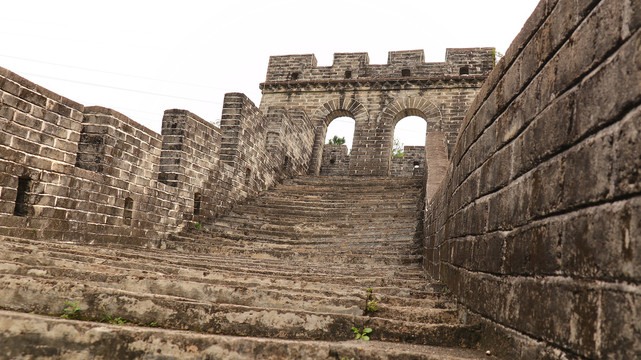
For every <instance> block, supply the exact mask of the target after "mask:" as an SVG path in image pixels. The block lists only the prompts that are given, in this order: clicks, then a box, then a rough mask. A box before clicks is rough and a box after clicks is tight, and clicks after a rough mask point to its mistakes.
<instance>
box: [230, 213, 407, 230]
mask: <svg viewBox="0 0 641 360" xmlns="http://www.w3.org/2000/svg"><path fill="white" fill-rule="evenodd" d="M351 217H352V215H345V216H344V217H342V218H340V219H335V218H329V217H320V218H319V217H308V218H303V217H301V216H298V217H295V216H287V217H283V216H282V214H274V213H267V212H266V213H257V214H252V213H243V214H240V213H231V214H229V215H228V216H225V218H224V221H226V222H227V221H229V222H232V221H233V222H237V223H244V224H253V225H254V227H257V228H260V227H261V226H266V225H269V226H281V227H287V226H290V227H310V228H314V227H320V228H321V229H322V227H325V228H332V229H350V228H352V229H353V228H368V229H390V230H392V229H394V230H403V229H407V228H408V227H410V228H411V227H412V225H413V224H414V223H415V220H414V221H410V220H405V219H399V220H397V221H392V222H384V221H383V222H379V221H376V220H377V219H375V218H374V215H368V217H364V218H362V219H352V218H351ZM383 220H384V219H383ZM219 221H223V219H220V220H219ZM346 221H349V222H346Z"/></svg>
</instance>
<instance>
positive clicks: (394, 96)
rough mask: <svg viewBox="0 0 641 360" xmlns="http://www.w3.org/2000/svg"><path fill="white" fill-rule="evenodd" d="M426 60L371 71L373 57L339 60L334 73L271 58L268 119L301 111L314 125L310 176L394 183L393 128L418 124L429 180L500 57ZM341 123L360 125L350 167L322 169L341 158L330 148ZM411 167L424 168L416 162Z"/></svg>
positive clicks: (473, 53) (395, 55) (470, 54)
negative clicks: (336, 122)
mask: <svg viewBox="0 0 641 360" xmlns="http://www.w3.org/2000/svg"><path fill="white" fill-rule="evenodd" d="M423 58H424V54H423V50H413V51H392V52H390V53H389V57H388V61H387V64H385V65H370V64H369V57H368V55H367V53H340V54H334V64H333V65H332V66H317V64H316V58H315V57H314V55H287V56H272V57H271V58H270V60H269V68H268V70H267V79H266V80H265V82H264V83H262V84H261V89H262V92H263V98H262V101H261V106H260V107H261V110H262V111H263V112H264V113H267V112H268V111H269V110H270V108H284V109H285V110H287V111H293V110H297V111H301V110H302V111H304V112H305V113H306V114H307V116H308V117H309V118H310V119H311V120H312V122H313V124H314V126H315V138H314V148H313V151H312V156H311V160H310V166H309V173H310V174H319V173H323V171H321V167H322V166H343V167H345V168H344V169H340V170H341V171H338V172H337V171H325V173H345V174H349V175H376V176H388V175H390V164H391V153H392V146H393V142H394V139H393V135H394V126H395V125H396V123H397V122H398V121H399V120H400V119H402V118H404V117H406V116H419V117H421V118H423V119H424V120H425V121H426V122H427V133H426V139H427V141H426V146H425V149H424V151H423V153H424V154H425V157H424V158H422V159H421V161H422V162H423V163H422V164H421V166H423V167H425V168H426V169H427V173H428V174H429V172H430V170H431V168H432V164H431V163H433V164H442V163H443V161H442V160H443V159H442V158H443V157H445V160H447V156H448V154H449V153H450V152H451V151H452V148H453V146H454V143H455V141H456V136H457V133H458V129H459V127H460V124H461V122H462V121H463V116H464V114H465V111H466V110H467V108H468V107H469V105H470V103H471V102H472V100H473V99H474V97H475V95H476V93H477V92H478V90H479V88H480V87H481V85H482V84H483V81H484V80H485V78H486V77H487V75H488V74H489V72H490V71H491V70H492V68H493V66H494V51H493V49H492V48H472V49H448V50H447V54H446V59H445V62H442V63H425V62H424V60H423ZM339 116H347V117H350V118H352V119H354V120H355V122H356V129H355V131H354V142H353V145H352V150H351V153H350V154H349V155H347V149H346V148H345V150H344V152H345V156H346V157H348V158H347V159H348V160H347V161H341V162H330V161H325V162H323V161H322V159H323V157H324V156H329V151H332V153H331V154H333V155H332V156H335V152H336V149H335V148H336V146H337V145H332V146H327V145H325V144H324V141H325V133H326V131H327V125H328V124H329V123H330V122H331V121H332V120H333V119H335V118H337V117H339ZM332 147H333V148H332ZM412 150H413V151H414V152H415V150H416V149H412ZM407 161H411V162H413V163H414V164H415V163H416V162H417V160H416V157H412V159H407ZM425 162H427V164H425ZM414 166H417V165H414ZM409 168H411V166H410V167H409ZM334 170H335V169H334ZM439 172H440V171H439ZM395 173H396V172H395ZM415 173H416V172H415ZM398 175H401V176H411V175H412V173H411V172H409V173H408V174H404V173H401V174H398Z"/></svg>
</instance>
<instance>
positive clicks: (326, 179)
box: [283, 176, 423, 187]
mask: <svg viewBox="0 0 641 360" xmlns="http://www.w3.org/2000/svg"><path fill="white" fill-rule="evenodd" d="M422 182H423V180H422V179H417V178H409V177H405V178H404V177H394V178H390V177H382V176H381V177H376V176H366V177H358V176H302V177H295V178H291V179H286V180H284V181H283V186H287V185H293V184H295V185H318V184H321V185H328V186H337V187H339V186H351V187H359V186H365V187H367V186H378V185H381V184H387V185H390V186H394V187H406V186H412V185H414V186H417V187H420V186H421V183H422Z"/></svg>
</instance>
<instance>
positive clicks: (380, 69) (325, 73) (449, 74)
mask: <svg viewBox="0 0 641 360" xmlns="http://www.w3.org/2000/svg"><path fill="white" fill-rule="evenodd" d="M494 54H495V52H494V49H493V48H468V49H447V52H446V57H445V62H435V63H426V62H425V61H424V52H423V50H410V51H390V52H389V55H388V60H387V64H385V65H378V64H370V63H369V55H368V54H367V53H336V54H334V63H333V64H332V65H331V66H317V62H316V57H315V56H314V55H313V54H310V55H285V56H272V57H270V59H269V66H268V69H267V78H266V79H265V82H264V83H263V84H261V87H262V88H263V89H268V88H271V87H273V86H275V85H279V83H282V82H287V83H290V85H293V84H299V85H302V84H305V83H311V82H337V81H339V82H342V83H359V82H360V83H363V82H365V81H367V82H371V83H376V82H381V81H391V80H396V81H404V80H412V81H416V80H418V79H422V80H428V79H431V80H433V81H436V80H441V81H447V80H458V81H463V80H468V81H469V80H473V79H475V76H487V74H488V73H489V72H490V71H491V70H492V68H493V67H494V61H495V58H494Z"/></svg>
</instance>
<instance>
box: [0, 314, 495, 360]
mask: <svg viewBox="0 0 641 360" xmlns="http://www.w3.org/2000/svg"><path fill="white" fill-rule="evenodd" d="M71 339H72V340H73V341H70V340H71ZM0 343H3V344H5V346H3V352H4V356H5V358H7V359H14V358H15V359H18V358H23V355H25V354H37V355H36V356H39V357H41V358H57V359H72V358H73V359H89V358H110V359H116V358H117V359H134V358H145V359H165V360H166V359H189V360H191V359H194V360H195V359H205V358H206V359H236V360H245V359H246V360H250V359H252V360H253V359H262V360H276V359H291V360H295V359H300V360H304V359H309V360H336V359H352V358H354V359H372V360H379V359H380V360H382V359H386V360H391V359H397V360H400V359H405V360H442V359H449V360H480V359H486V358H487V357H485V355H483V354H482V353H480V352H479V351H474V350H468V349H459V348H445V347H435V346H421V345H409V344H399V343H390V342H383V341H356V340H352V341H342V342H323V341H301V340H280V339H261V338H255V337H235V336H223V335H210V334H201V333H193V332H187V331H180V330H169V329H158V328H152V327H139V326H129V325H126V324H125V325H111V324H105V323H95V322H86V321H75V320H66V319H60V318H54V317H47V316H41V315H35V314H22V313H15V312H10V311H1V310H0ZM25 358H26V357H25Z"/></svg>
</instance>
